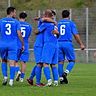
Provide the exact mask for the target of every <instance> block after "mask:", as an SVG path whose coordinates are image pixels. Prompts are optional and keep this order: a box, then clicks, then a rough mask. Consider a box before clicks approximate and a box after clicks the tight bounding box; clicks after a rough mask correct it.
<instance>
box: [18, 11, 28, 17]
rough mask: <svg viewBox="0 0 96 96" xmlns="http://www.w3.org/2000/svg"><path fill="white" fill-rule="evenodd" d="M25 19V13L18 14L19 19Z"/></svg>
mask: <svg viewBox="0 0 96 96" xmlns="http://www.w3.org/2000/svg"><path fill="white" fill-rule="evenodd" d="M26 17H27V13H25V12H21V13H20V14H19V18H23V19H24V18H26Z"/></svg>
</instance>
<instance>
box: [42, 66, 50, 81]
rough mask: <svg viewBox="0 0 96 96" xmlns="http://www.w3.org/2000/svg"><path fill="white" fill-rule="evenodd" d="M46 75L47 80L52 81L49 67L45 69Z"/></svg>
mask: <svg viewBox="0 0 96 96" xmlns="http://www.w3.org/2000/svg"><path fill="white" fill-rule="evenodd" d="M44 74H45V77H46V79H47V80H49V79H51V74H50V69H49V67H44Z"/></svg>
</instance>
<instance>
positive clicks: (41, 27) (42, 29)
mask: <svg viewBox="0 0 96 96" xmlns="http://www.w3.org/2000/svg"><path fill="white" fill-rule="evenodd" d="M45 29H46V24H45V23H42V24H41V25H40V26H39V27H38V31H39V32H43V31H44V30H45Z"/></svg>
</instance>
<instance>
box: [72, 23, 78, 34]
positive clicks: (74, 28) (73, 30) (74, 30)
mask: <svg viewBox="0 0 96 96" xmlns="http://www.w3.org/2000/svg"><path fill="white" fill-rule="evenodd" d="M71 29H72V34H78V30H77V27H76V24H75V23H74V22H72V23H71Z"/></svg>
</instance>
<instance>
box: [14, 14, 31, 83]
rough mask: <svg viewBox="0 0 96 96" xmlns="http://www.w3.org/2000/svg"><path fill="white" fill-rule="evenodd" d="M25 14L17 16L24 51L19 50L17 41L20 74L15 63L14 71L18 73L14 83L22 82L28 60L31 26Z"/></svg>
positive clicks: (19, 43) (19, 46)
mask: <svg viewBox="0 0 96 96" xmlns="http://www.w3.org/2000/svg"><path fill="white" fill-rule="evenodd" d="M26 18H27V14H26V13H25V12H21V13H20V14H19V21H20V29H21V33H22V37H23V39H24V47H25V50H24V51H23V52H22V50H21V42H20V40H19V39H18V59H19V60H20V63H21V72H20V71H19V66H18V63H16V70H17V71H18V73H17V76H16V81H19V79H20V82H23V80H24V76H25V70H26V62H28V59H29V41H28V40H29V37H30V35H31V32H32V26H31V25H30V24H29V23H27V22H26Z"/></svg>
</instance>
